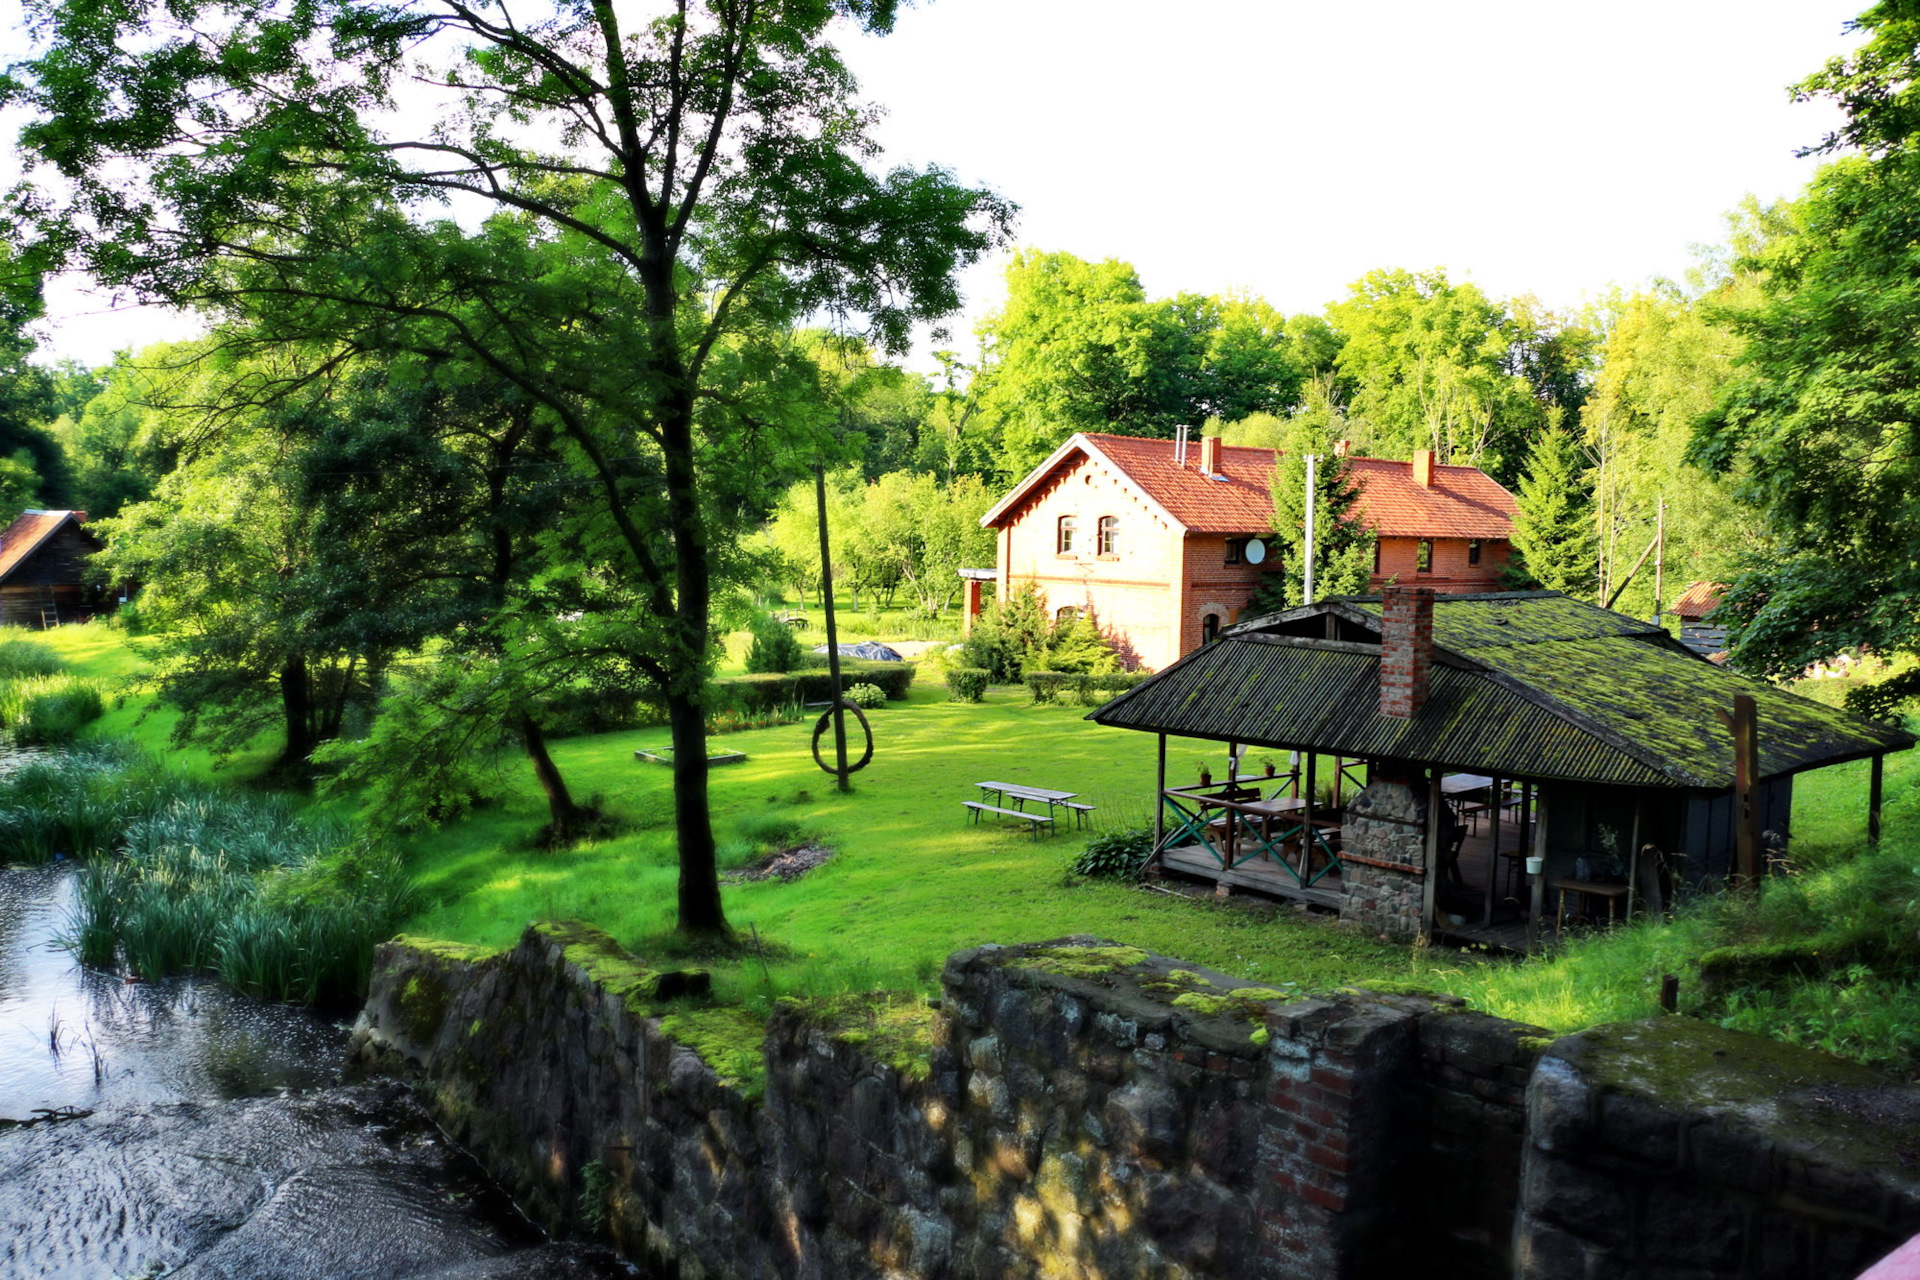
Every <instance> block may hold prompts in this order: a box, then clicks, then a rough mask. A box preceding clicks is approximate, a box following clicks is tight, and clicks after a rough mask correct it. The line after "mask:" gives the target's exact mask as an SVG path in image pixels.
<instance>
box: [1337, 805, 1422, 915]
mask: <svg viewBox="0 0 1920 1280" xmlns="http://www.w3.org/2000/svg"><path fill="white" fill-rule="evenodd" d="M1426 840H1427V797H1426V788H1425V787H1424V786H1423V785H1422V784H1421V783H1420V781H1419V778H1418V776H1417V775H1416V774H1414V773H1412V772H1400V773H1394V772H1390V771H1388V770H1387V769H1385V768H1381V769H1376V770H1375V777H1374V780H1373V781H1372V782H1370V783H1368V784H1367V785H1366V786H1365V787H1364V788H1362V789H1361V791H1360V794H1359V795H1356V796H1355V797H1354V798H1353V800H1352V801H1351V802H1350V803H1349V804H1348V805H1347V808H1346V813H1345V816H1344V817H1343V818H1342V819H1341V822H1340V861H1341V869H1340V884H1341V891H1342V897H1341V901H1340V918H1341V919H1342V920H1348V921H1352V922H1353V923H1355V924H1358V925H1360V926H1361V927H1362V928H1364V929H1366V930H1368V931H1369V932H1372V933H1382V934H1387V935H1389V936H1392V937H1417V936H1418V935H1419V934H1420V932H1421V928H1422V925H1421V910H1420V907H1421V899H1422V896H1423V892H1424V890H1425V876H1424V875H1423V874H1422V872H1423V871H1424V869H1425V866H1426V856H1427V853H1426Z"/></svg>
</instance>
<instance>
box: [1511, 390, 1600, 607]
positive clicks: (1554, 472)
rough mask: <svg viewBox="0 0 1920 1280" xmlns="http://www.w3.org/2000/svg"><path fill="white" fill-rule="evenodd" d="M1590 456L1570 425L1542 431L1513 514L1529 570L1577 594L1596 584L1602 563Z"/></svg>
mask: <svg viewBox="0 0 1920 1280" xmlns="http://www.w3.org/2000/svg"><path fill="white" fill-rule="evenodd" d="M1585 462H1586V459H1585V458H1583V457H1582V456H1581V453H1580V446H1579V445H1578V444H1576V443H1575V442H1574V439H1573V436H1572V434H1571V433H1570V432H1568V431H1567V430H1566V429H1565V428H1563V427H1556V428H1554V429H1553V430H1551V431H1548V432H1546V433H1544V434H1543V435H1541V436H1540V437H1539V439H1538V440H1537V441H1536V442H1535V443H1534V446H1533V453H1532V456H1531V457H1530V458H1529V459H1528V460H1527V473H1526V475H1525V477H1524V478H1522V479H1521V481H1520V509H1519V510H1518V511H1517V512H1515V513H1514V517H1513V545H1514V547H1515V549H1516V550H1518V551H1519V553H1520V558H1521V560H1522V562H1523V563H1524V564H1525V566H1526V572H1527V574H1529V575H1530V576H1531V577H1532V578H1533V580H1534V581H1536V582H1538V583H1539V584H1540V585H1541V586H1543V587H1546V588H1547V589H1548V590H1550V591H1564V592H1566V593H1567V594H1568V595H1572V596H1578V595H1584V594H1586V593H1588V592H1590V591H1592V590H1593V585H1594V573H1595V570H1596V568H1597V565H1596V559H1595V551H1594V531H1593V501H1592V490H1591V487H1590V486H1589V485H1588V483H1587V477H1586V466H1585Z"/></svg>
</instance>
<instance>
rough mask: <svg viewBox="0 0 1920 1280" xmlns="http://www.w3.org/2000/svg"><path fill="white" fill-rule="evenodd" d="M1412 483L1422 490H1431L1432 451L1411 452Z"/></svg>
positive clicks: (1417, 450)
mask: <svg viewBox="0 0 1920 1280" xmlns="http://www.w3.org/2000/svg"><path fill="white" fill-rule="evenodd" d="M1413 482H1414V483H1415V484H1417V485H1419V486H1420V487H1421V488H1422V489H1431V488H1433V450H1431V449H1415V450H1414V451H1413Z"/></svg>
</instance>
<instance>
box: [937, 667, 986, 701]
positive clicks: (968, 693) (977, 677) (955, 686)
mask: <svg viewBox="0 0 1920 1280" xmlns="http://www.w3.org/2000/svg"><path fill="white" fill-rule="evenodd" d="M991 679H992V673H991V672H989V671H988V670H987V669H986V668H984V667H951V668H949V669H948V671H947V698H948V700H949V701H952V702H979V701H980V700H982V699H983V698H985V697H986V696H987V684H988V683H989V681H990V680H991Z"/></svg>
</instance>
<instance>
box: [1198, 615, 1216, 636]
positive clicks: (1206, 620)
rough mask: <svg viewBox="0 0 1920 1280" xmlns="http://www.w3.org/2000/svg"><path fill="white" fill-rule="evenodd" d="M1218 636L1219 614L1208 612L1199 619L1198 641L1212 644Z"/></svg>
mask: <svg viewBox="0 0 1920 1280" xmlns="http://www.w3.org/2000/svg"><path fill="white" fill-rule="evenodd" d="M1219 638H1220V615H1219V614H1217V613H1209V614H1207V615H1206V616H1205V617H1203V618H1201V619H1200V643H1201V644H1212V643H1213V642H1214V641H1215V640H1218V639H1219Z"/></svg>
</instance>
